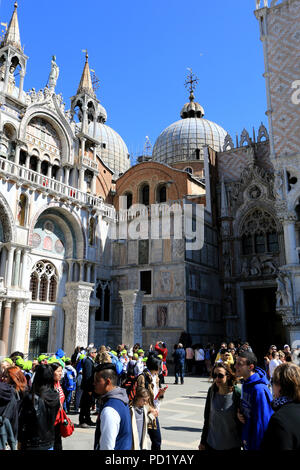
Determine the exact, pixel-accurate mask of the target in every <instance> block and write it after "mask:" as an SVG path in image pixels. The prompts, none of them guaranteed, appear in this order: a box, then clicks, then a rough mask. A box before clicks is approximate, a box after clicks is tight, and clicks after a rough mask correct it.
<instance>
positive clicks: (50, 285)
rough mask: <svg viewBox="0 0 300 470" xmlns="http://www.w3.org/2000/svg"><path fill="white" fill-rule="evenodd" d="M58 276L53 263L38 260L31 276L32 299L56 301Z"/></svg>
mask: <svg viewBox="0 0 300 470" xmlns="http://www.w3.org/2000/svg"><path fill="white" fill-rule="evenodd" d="M57 282H58V277H57V274H56V269H55V267H54V266H53V264H52V263H49V262H48V261H46V260H43V261H38V262H37V263H36V264H35V266H34V268H33V270H32V272H31V276H30V288H29V289H30V291H31V293H32V300H38V301H39V302H55V301H56V295H57Z"/></svg>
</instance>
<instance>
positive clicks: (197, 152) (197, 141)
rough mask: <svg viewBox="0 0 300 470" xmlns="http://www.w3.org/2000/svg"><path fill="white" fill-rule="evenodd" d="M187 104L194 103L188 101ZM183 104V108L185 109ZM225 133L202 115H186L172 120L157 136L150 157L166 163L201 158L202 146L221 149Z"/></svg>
mask: <svg viewBox="0 0 300 470" xmlns="http://www.w3.org/2000/svg"><path fill="white" fill-rule="evenodd" d="M188 105H196V103H194V102H190V103H188ZM185 106H186V105H185ZM185 106H184V107H183V110H186V108H185ZM199 106H200V105H199ZM200 108H202V106H200ZM202 110H203V108H202ZM189 111H191V110H189ZM182 112H183V111H182ZM199 112H200V110H199ZM203 112H204V111H203ZM226 135H227V132H226V131H225V130H224V129H223V128H222V127H221V126H219V125H218V124H216V123H214V122H212V121H208V120H207V119H204V118H202V117H201V118H200V117H187V118H185V119H181V120H179V121H177V122H174V123H173V124H171V125H170V126H169V127H167V128H166V129H165V130H164V131H163V132H162V133H161V134H160V135H159V136H158V138H157V140H156V142H155V144H154V147H153V152H152V158H153V160H156V161H159V162H161V163H167V164H170V163H175V162H180V161H193V160H203V158H204V154H203V147H204V146H209V147H211V148H213V149H214V150H215V151H217V152H220V151H222V149H223V146H224V140H225V137H226Z"/></svg>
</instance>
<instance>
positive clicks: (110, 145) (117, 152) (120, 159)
mask: <svg viewBox="0 0 300 470" xmlns="http://www.w3.org/2000/svg"><path fill="white" fill-rule="evenodd" d="M93 126H94V123H91V124H90V127H91V132H92V129H93ZM91 135H93V133H92V134H91ZM94 138H95V139H97V140H99V141H100V142H101V146H100V149H99V151H98V154H99V155H100V156H101V159H102V160H103V162H104V163H105V164H106V165H107V166H108V167H109V168H110V169H111V170H112V171H113V172H114V174H115V176H119V174H120V173H124V172H125V171H127V170H128V168H129V167H130V155H129V152H128V149H127V146H126V144H125V142H124V140H123V139H122V137H121V136H120V135H119V134H118V133H117V132H116V131H114V130H113V129H112V128H111V127H109V126H107V125H106V124H104V123H100V122H99V123H97V125H96V133H95V135H94Z"/></svg>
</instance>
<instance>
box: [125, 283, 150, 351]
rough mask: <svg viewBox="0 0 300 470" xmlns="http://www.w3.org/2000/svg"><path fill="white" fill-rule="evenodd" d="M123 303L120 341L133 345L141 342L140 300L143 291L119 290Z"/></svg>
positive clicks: (141, 299)
mask: <svg viewBox="0 0 300 470" xmlns="http://www.w3.org/2000/svg"><path fill="white" fill-rule="evenodd" d="M120 295H121V298H122V303H123V316H122V340H121V343H123V344H127V345H129V346H133V345H134V344H135V343H140V344H142V342H143V338H142V301H143V296H144V292H142V291H140V290H123V291H122V290H121V291H120Z"/></svg>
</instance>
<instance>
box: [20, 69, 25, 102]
mask: <svg viewBox="0 0 300 470" xmlns="http://www.w3.org/2000/svg"><path fill="white" fill-rule="evenodd" d="M24 77H25V72H24V71H23V70H21V71H20V83H19V100H21V98H22V94H23V88H24Z"/></svg>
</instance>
